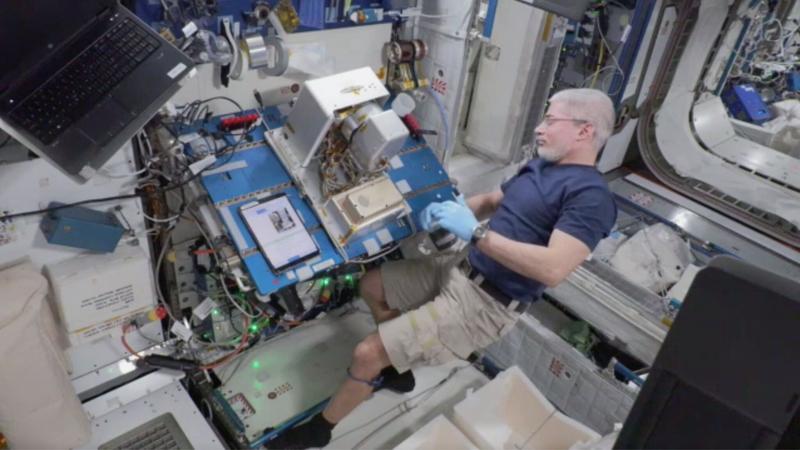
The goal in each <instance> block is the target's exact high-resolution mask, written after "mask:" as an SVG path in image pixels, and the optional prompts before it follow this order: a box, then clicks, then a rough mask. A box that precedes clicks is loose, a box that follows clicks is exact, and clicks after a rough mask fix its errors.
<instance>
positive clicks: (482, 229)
mask: <svg viewBox="0 0 800 450" xmlns="http://www.w3.org/2000/svg"><path fill="white" fill-rule="evenodd" d="M488 231H489V227H487V226H486V225H484V224H481V225H478V226H477V227H476V228H475V232H474V233H472V243H473V244H474V243H476V242H478V241H479V240H481V239H483V238H484V237H486V233H487V232H488Z"/></svg>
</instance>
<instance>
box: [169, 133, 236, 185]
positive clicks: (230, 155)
mask: <svg viewBox="0 0 800 450" xmlns="http://www.w3.org/2000/svg"><path fill="white" fill-rule="evenodd" d="M248 134H249V132H244V133H242V134H241V136H240V137H239V140H237V141H236V142H235V143H233V144H232V145H227V146H225V147H223V148H222V149H221V150H220V151H221V153H220V154H219V156H222V155H224V154H225V153H226V150H228V149H230V150H228V151H227V153H228V157H227V158H226V159H225V161H222V162H221V163H214V164H212V165H210V166H207V167H205V168H203V170H201V171H199V172H197V173H195V174H193V175H192V176H191V177H189V178H187V179H186V180H184V181H182V182H180V183H179V184H176V185H174V186H165V187H162V188H160V190H161V191H162V192H167V191H172V190H175V189H178V188H182V187H184V186H186V185H187V184H189V183H191V182H192V181H194V180H196V179H197V178H198V177H199V176H200V175H202V174H203V172H205V171H206V170H209V169H211V168H212V167H213V168H220V167H222V166H224V165H225V164H228V163H229V162H230V160H231V159H233V156H234V155H235V154H236V148H237V147H239V145H241V143H242V141H243V140H244V139H245V137H247V135H248ZM188 170H190V169H189V166H188V165H187V166H186V170H184V171H183V172H182V173H181V174H180V175H183V174H185V173H186V171H188Z"/></svg>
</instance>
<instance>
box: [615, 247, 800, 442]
mask: <svg viewBox="0 0 800 450" xmlns="http://www.w3.org/2000/svg"><path fill="white" fill-rule="evenodd" d="M615 448H662V449H663V448H672V449H675V448H800V284H798V282H797V281H794V280H790V279H788V278H784V277H782V276H779V275H776V274H774V273H771V272H768V271H766V270H763V269H760V268H758V267H755V266H752V265H750V264H747V263H745V262H742V261H740V260H738V259H734V258H730V257H720V258H716V259H714V260H712V261H711V262H710V263H709V265H708V266H707V267H706V268H704V269H703V270H701V271H700V272H699V273H698V274H697V277H696V278H695V280H694V282H693V283H692V285H691V288H690V289H689V292H688V294H687V296H686V299H685V301H684V303H683V306H682V307H681V311H680V313H679V314H678V317H677V319H676V320H675V322H674V324H673V325H672V328H671V330H670V332H669V333H668V334H667V337H666V339H665V340H664V344H663V346H662V347H661V350H660V351H659V353H658V356H657V357H656V360H655V362H654V363H653V367H652V369H651V371H650V375H649V376H648V378H647V381H646V382H645V383H644V386H643V387H642V391H641V393H640V394H639V396H638V398H637V399H636V402H635V403H634V405H633V408H632V409H631V412H630V414H629V416H628V418H627V420H626V421H625V425H624V427H623V428H622V430H621V431H620V435H619V437H618V439H617V441H616V444H615Z"/></svg>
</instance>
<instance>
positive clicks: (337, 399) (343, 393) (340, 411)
mask: <svg viewBox="0 0 800 450" xmlns="http://www.w3.org/2000/svg"><path fill="white" fill-rule="evenodd" d="M391 364H392V363H391V362H390V361H389V355H388V354H387V353H386V348H385V347H384V346H383V342H382V341H381V338H380V335H378V333H373V334H370V335H369V336H367V337H366V338H365V339H364V340H363V341H361V343H359V344H358V345H357V346H356V348H355V350H354V351H353V364H352V365H351V366H350V375H351V376H350V377H348V378H347V380H345V382H344V383H343V384H342V385H341V386H340V387H339V390H338V391H336V394H334V395H333V397H332V398H331V401H330V403H328V406H327V407H326V408H325V411H323V412H322V415H323V416H324V417H325V420H327V421H328V422H331V423H339V421H341V420H342V419H343V418H344V417H345V416H347V415H348V414H350V412H351V411H353V410H354V409H355V408H356V407H357V406H358V405H360V404H361V403H362V402H363V401H364V400H366V399H368V398H369V397H370V396H371V395H372V391H373V390H374V387H373V386H371V385H370V384H368V383H369V382H372V380H374V379H375V378H377V377H378V374H379V373H381V370H382V369H383V368H384V367H388V366H389V365H391Z"/></svg>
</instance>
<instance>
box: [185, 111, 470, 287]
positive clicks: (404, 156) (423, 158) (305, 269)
mask: <svg viewBox="0 0 800 450" xmlns="http://www.w3.org/2000/svg"><path fill="white" fill-rule="evenodd" d="M248 112H250V111H248ZM264 116H265V118H266V119H267V121H268V122H269V124H268V125H269V126H270V127H271V128H272V127H276V126H279V125H280V124H279V123H278V121H279V120H282V118H281V119H278V118H279V117H280V116H279V114H278V113H277V109H274V108H268V109H265V110H264ZM222 117H226V116H222ZM219 119H220V118H219V117H218V118H213V119H211V120H210V121H208V123H206V124H205V125H203V126H202V127H201V126H196V127H192V128H191V129H190V130H188V131H190V132H196V131H198V130H199V129H200V128H203V129H205V131H206V132H207V133H212V134H213V133H214V132H215V131H216V130H217V129H218V123H219ZM185 131H186V130H185ZM265 131H266V129H265V128H264V126H263V125H259V126H258V127H257V128H256V129H255V130H253V131H251V133H250V135H251V137H252V139H260V138H259V137H260V136H263V134H264V132H265ZM225 139H226V140H227V141H228V142H229V143H233V142H235V141H236V140H237V139H238V137H235V136H230V135H226V136H225ZM185 151H186V153H187V154H191V153H192V151H191V148H189V146H188V145H187V148H186V149H185ZM217 166H221V167H224V168H226V169H227V170H224V169H223V170H220V168H219V167H217V168H211V169H209V170H208V171H207V173H206V174H204V175H203V176H202V178H201V180H202V184H203V186H204V187H205V189H206V190H207V191H208V195H209V197H210V198H211V200H212V201H213V203H214V205H215V206H216V207H217V210H218V211H219V212H220V215H221V217H222V219H223V222H224V224H225V227H226V228H227V229H228V233H229V235H230V236H231V238H232V240H233V242H234V244H235V246H236V248H237V250H238V252H239V255H240V256H241V258H242V260H243V261H244V264H245V266H246V267H247V270H248V272H250V276H251V278H252V280H253V283H254V284H255V286H256V288H257V289H258V292H259V293H260V294H262V295H266V294H269V293H272V292H275V291H277V290H279V289H281V288H283V287H286V286H291V285H293V284H295V283H297V282H298V281H302V280H305V279H308V278H311V277H313V276H314V275H315V274H317V273H323V272H325V271H327V270H329V269H332V268H334V267H336V266H338V265H340V264H342V263H343V262H345V261H344V258H343V257H342V255H341V254H340V253H339V252H338V251H337V249H336V246H335V245H334V243H333V242H332V241H331V239H330V237H329V236H328V235H327V233H326V232H325V230H324V228H323V227H322V225H321V224H320V221H319V219H318V218H317V216H316V214H315V213H314V210H313V208H312V207H311V206H310V204H309V202H308V200H307V199H305V198H302V197H301V196H300V194H299V191H298V189H297V187H296V186H295V185H294V183H293V182H292V178H291V176H290V175H289V173H288V172H287V171H286V169H285V168H284V167H283V164H282V163H281V162H280V160H279V159H278V157H277V155H275V152H274V151H273V150H272V148H271V147H270V146H269V145H267V144H266V143H264V142H263V141H257V142H253V145H252V146H250V147H249V148H246V149H244V150H239V151H237V152H236V153H233V154H232V155H230V156H223V157H220V162H218V164H217ZM386 173H387V174H388V176H389V178H390V179H391V180H392V181H393V182H394V183H395V185H396V186H397V188H398V189H399V190H400V192H402V193H403V196H404V197H405V199H406V201H407V202H408V204H409V206H410V207H411V209H412V212H411V214H410V216H407V217H404V218H403V219H401V220H397V221H395V222H392V223H389V224H388V225H387V226H385V227H384V228H381V229H378V230H370V231H366V232H364V233H362V234H360V235H357V236H354V237H351V238H350V239H349V240H348V242H347V244H346V245H345V246H344V251H345V254H346V255H347V259H348V260H355V261H358V259H359V258H362V257H363V258H368V257H369V256H368V255H369V253H370V252H369V251H368V249H370V248H371V249H373V250H374V249H375V248H376V247H380V248H385V247H387V246H388V245H390V244H392V243H394V242H398V241H400V240H402V239H404V238H407V237H409V236H411V235H413V234H414V233H415V232H416V231H417V230H420V229H421V225H420V223H419V219H418V216H419V213H420V212H421V211H422V210H423V209H424V208H425V207H426V206H428V204H430V203H431V202H435V201H445V200H453V199H455V195H454V191H453V188H452V185H451V184H450V179H449V177H448V175H447V173H446V172H445V170H444V169H443V168H442V166H441V164H440V163H439V161H438V160H437V159H436V156H435V155H434V153H433V151H432V150H431V149H430V148H429V147H428V146H427V145H426V144H425V143H424V141H416V140H414V139H412V138H409V139H408V140H407V141H406V143H405V149H404V151H403V152H402V153H401V154H400V155H398V156H397V157H395V158H393V159H392V161H391V164H390V167H389V168H388V169H387V170H386ZM276 193H285V194H287V196H288V197H289V201H290V202H291V203H292V205H293V206H294V207H295V209H296V210H297V212H298V214H299V215H300V217H301V218H302V220H303V222H304V225H305V226H306V228H307V229H308V230H309V232H310V233H311V235H312V237H313V238H314V240H315V242H316V243H317V246H318V247H319V249H320V255H319V256H318V257H315V258H314V259H311V260H309V261H305V262H303V263H301V264H299V265H297V266H293V267H291V268H289V269H287V270H285V271H283V272H281V273H277V274H276V273H273V272H272V271H271V270H270V268H269V266H268V265H267V261H266V259H265V258H264V256H263V255H262V254H261V252H260V251H259V249H258V247H257V245H256V243H255V240H254V239H253V237H252V235H251V234H250V231H249V230H248V228H247V226H246V225H245V224H244V222H243V221H242V218H241V216H240V214H239V209H240V208H241V207H242V206H243V205H245V204H248V203H250V202H253V201H255V200H257V199H259V198H263V197H266V196H269V195H272V194H276ZM372 253H374V251H373V252H372Z"/></svg>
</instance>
